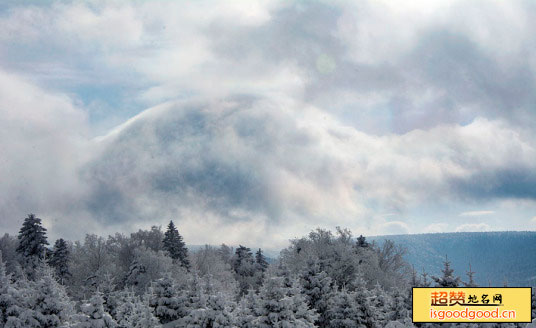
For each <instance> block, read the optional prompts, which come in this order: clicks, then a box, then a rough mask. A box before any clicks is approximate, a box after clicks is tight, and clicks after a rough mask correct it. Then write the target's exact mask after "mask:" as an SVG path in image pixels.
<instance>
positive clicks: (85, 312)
mask: <svg viewBox="0 0 536 328" xmlns="http://www.w3.org/2000/svg"><path fill="white" fill-rule="evenodd" d="M103 303H104V300H103V299H102V295H101V294H100V293H99V292H97V293H95V294H94V295H93V296H92V297H91V299H90V300H89V303H86V304H83V305H82V306H81V310H82V314H81V315H79V316H78V323H77V325H76V328H116V327H117V322H116V321H115V320H114V319H112V316H111V315H110V314H109V313H108V312H106V311H104V306H103Z"/></svg>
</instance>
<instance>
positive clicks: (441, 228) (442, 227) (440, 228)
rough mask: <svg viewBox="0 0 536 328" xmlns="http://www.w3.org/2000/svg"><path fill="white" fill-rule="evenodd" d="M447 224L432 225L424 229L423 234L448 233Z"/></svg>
mask: <svg viewBox="0 0 536 328" xmlns="http://www.w3.org/2000/svg"><path fill="white" fill-rule="evenodd" d="M448 226H449V225H448V224H446V223H432V224H429V225H427V226H426V227H424V229H423V232H424V233H440V232H447V231H448Z"/></svg>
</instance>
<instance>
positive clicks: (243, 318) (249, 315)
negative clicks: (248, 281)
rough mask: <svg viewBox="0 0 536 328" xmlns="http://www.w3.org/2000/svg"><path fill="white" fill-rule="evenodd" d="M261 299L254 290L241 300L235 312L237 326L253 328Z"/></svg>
mask: <svg viewBox="0 0 536 328" xmlns="http://www.w3.org/2000/svg"><path fill="white" fill-rule="evenodd" d="M258 302H259V298H258V296H257V295H256V294H255V291H254V290H249V291H248V292H247V294H245V295H244V296H243V297H242V299H241V300H240V302H239V304H238V306H237V307H236V308H235V309H234V311H233V316H234V317H235V324H236V326H238V327H240V328H251V327H253V321H254V320H255V319H256V318H257V312H256V311H257V309H258V304H257V303H258Z"/></svg>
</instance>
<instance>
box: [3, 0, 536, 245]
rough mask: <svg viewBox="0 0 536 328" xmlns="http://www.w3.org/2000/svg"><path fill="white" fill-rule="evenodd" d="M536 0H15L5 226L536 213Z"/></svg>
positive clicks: (391, 220)
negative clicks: (32, 218)
mask: <svg viewBox="0 0 536 328" xmlns="http://www.w3.org/2000/svg"><path fill="white" fill-rule="evenodd" d="M534 31H536V4H535V2H533V1H530V0H527V1H459V2H457V1H427V0H423V1H379V0H373V1H372V0H371V1H249V0H248V1H246V0H244V1H228V2H224V1H104V0H102V1H88V2H81V1H61V2H59V1H58V2H45V1H43V2H42V1H7V2H6V1H4V2H3V4H1V5H0V179H1V181H0V232H9V233H16V232H17V231H18V229H19V227H20V225H21V222H22V220H23V218H24V217H25V216H26V215H27V214H28V213H36V214H37V215H38V216H39V217H41V218H42V219H43V221H44V223H45V225H46V227H47V228H48V229H49V235H50V237H52V238H57V237H59V236H62V237H65V238H69V239H78V238H81V237H83V235H84V234H85V233H88V232H92V233H98V234H104V235H106V234H110V233H113V232H115V231H120V232H124V233H129V232H132V231H135V230H137V229H139V228H149V227H150V226H151V225H153V224H156V225H165V224H166V223H167V222H168V221H169V220H170V219H173V220H174V221H176V223H177V225H178V227H179V231H180V232H181V234H183V235H184V237H185V240H186V241H187V242H188V243H191V244H203V243H213V244H219V243H222V242H226V243H231V244H238V243H242V244H246V245H254V246H263V247H269V248H270V247H272V248H273V247H280V246H282V245H285V243H286V241H287V240H288V239H289V238H293V237H298V236H302V235H304V234H306V233H308V232H309V231H310V230H311V229H313V228H315V227H323V228H331V229H333V228H334V227H336V226H342V227H347V228H349V229H351V230H352V231H353V232H354V233H355V234H365V235H376V234H399V233H422V232H449V231H491V230H536V124H535V123H536V78H535V76H536V75H535V73H536V34H535V33H534Z"/></svg>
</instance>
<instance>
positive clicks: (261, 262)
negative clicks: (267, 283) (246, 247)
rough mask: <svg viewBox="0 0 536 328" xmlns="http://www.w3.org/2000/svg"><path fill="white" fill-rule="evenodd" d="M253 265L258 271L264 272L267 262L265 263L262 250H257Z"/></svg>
mask: <svg viewBox="0 0 536 328" xmlns="http://www.w3.org/2000/svg"><path fill="white" fill-rule="evenodd" d="M255 263H256V264H257V267H258V269H259V270H260V271H262V272H265V271H266V269H267V268H268V261H266V256H264V254H263V253H262V250H261V249H260V248H259V250H258V251H257V252H256V253H255Z"/></svg>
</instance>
